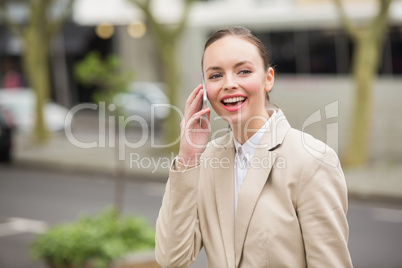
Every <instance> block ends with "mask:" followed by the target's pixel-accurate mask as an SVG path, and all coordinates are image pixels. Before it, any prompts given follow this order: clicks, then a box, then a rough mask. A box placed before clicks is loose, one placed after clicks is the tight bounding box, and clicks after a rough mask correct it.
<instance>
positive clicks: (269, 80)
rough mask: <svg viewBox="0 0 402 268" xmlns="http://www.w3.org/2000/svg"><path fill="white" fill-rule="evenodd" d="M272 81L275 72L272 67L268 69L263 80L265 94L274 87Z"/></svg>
mask: <svg viewBox="0 0 402 268" xmlns="http://www.w3.org/2000/svg"><path fill="white" fill-rule="evenodd" d="M274 80H275V71H274V69H273V68H272V67H269V68H268V72H267V77H266V79H265V88H264V90H265V91H266V92H270V91H271V89H272V87H273V86H274Z"/></svg>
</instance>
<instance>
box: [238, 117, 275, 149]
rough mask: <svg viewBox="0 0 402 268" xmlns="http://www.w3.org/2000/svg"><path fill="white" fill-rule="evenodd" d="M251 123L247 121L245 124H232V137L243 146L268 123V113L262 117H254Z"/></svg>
mask: <svg viewBox="0 0 402 268" xmlns="http://www.w3.org/2000/svg"><path fill="white" fill-rule="evenodd" d="M256 118H257V119H253V120H252V121H249V120H247V121H246V123H243V122H240V123H239V124H233V125H232V126H231V127H232V130H233V135H234V137H235V138H236V140H237V141H238V142H239V143H240V144H244V143H245V142H246V141H247V140H248V139H250V138H251V137H252V136H253V135H254V134H255V133H257V131H258V130H259V129H260V128H262V126H263V125H264V124H265V123H266V122H267V121H268V119H269V118H270V115H269V114H268V112H267V113H266V114H264V115H261V116H258V117H256Z"/></svg>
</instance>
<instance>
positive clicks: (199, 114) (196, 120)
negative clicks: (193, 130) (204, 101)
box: [187, 107, 211, 125]
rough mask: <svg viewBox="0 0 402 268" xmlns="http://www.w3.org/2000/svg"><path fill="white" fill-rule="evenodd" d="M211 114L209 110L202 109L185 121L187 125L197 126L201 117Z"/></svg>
mask: <svg viewBox="0 0 402 268" xmlns="http://www.w3.org/2000/svg"><path fill="white" fill-rule="evenodd" d="M210 112H211V108H209V107H207V108H205V109H202V110H200V111H198V112H196V113H195V114H193V115H192V116H191V117H190V119H189V120H188V121H187V125H191V124H198V125H199V123H200V121H199V120H200V118H201V117H203V116H204V115H205V114H208V113H210Z"/></svg>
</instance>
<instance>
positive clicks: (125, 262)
mask: <svg viewBox="0 0 402 268" xmlns="http://www.w3.org/2000/svg"><path fill="white" fill-rule="evenodd" d="M47 267H49V268H94V266H93V265H91V264H86V265H84V266H79V267H76V266H71V265H63V266H59V265H54V264H52V262H50V261H48V262H47ZM111 268H161V266H160V265H159V264H158V263H157V262H156V260H155V251H154V250H150V251H143V252H135V253H130V254H128V255H126V256H124V257H123V258H122V259H120V260H118V261H116V262H115V263H114V264H113V265H112V266H111Z"/></svg>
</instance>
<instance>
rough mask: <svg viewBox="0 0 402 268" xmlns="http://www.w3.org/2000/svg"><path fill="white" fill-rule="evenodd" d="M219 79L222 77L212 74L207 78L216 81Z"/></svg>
mask: <svg viewBox="0 0 402 268" xmlns="http://www.w3.org/2000/svg"><path fill="white" fill-rule="evenodd" d="M219 77H222V75H221V74H212V75H210V76H209V79H216V78H219Z"/></svg>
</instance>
